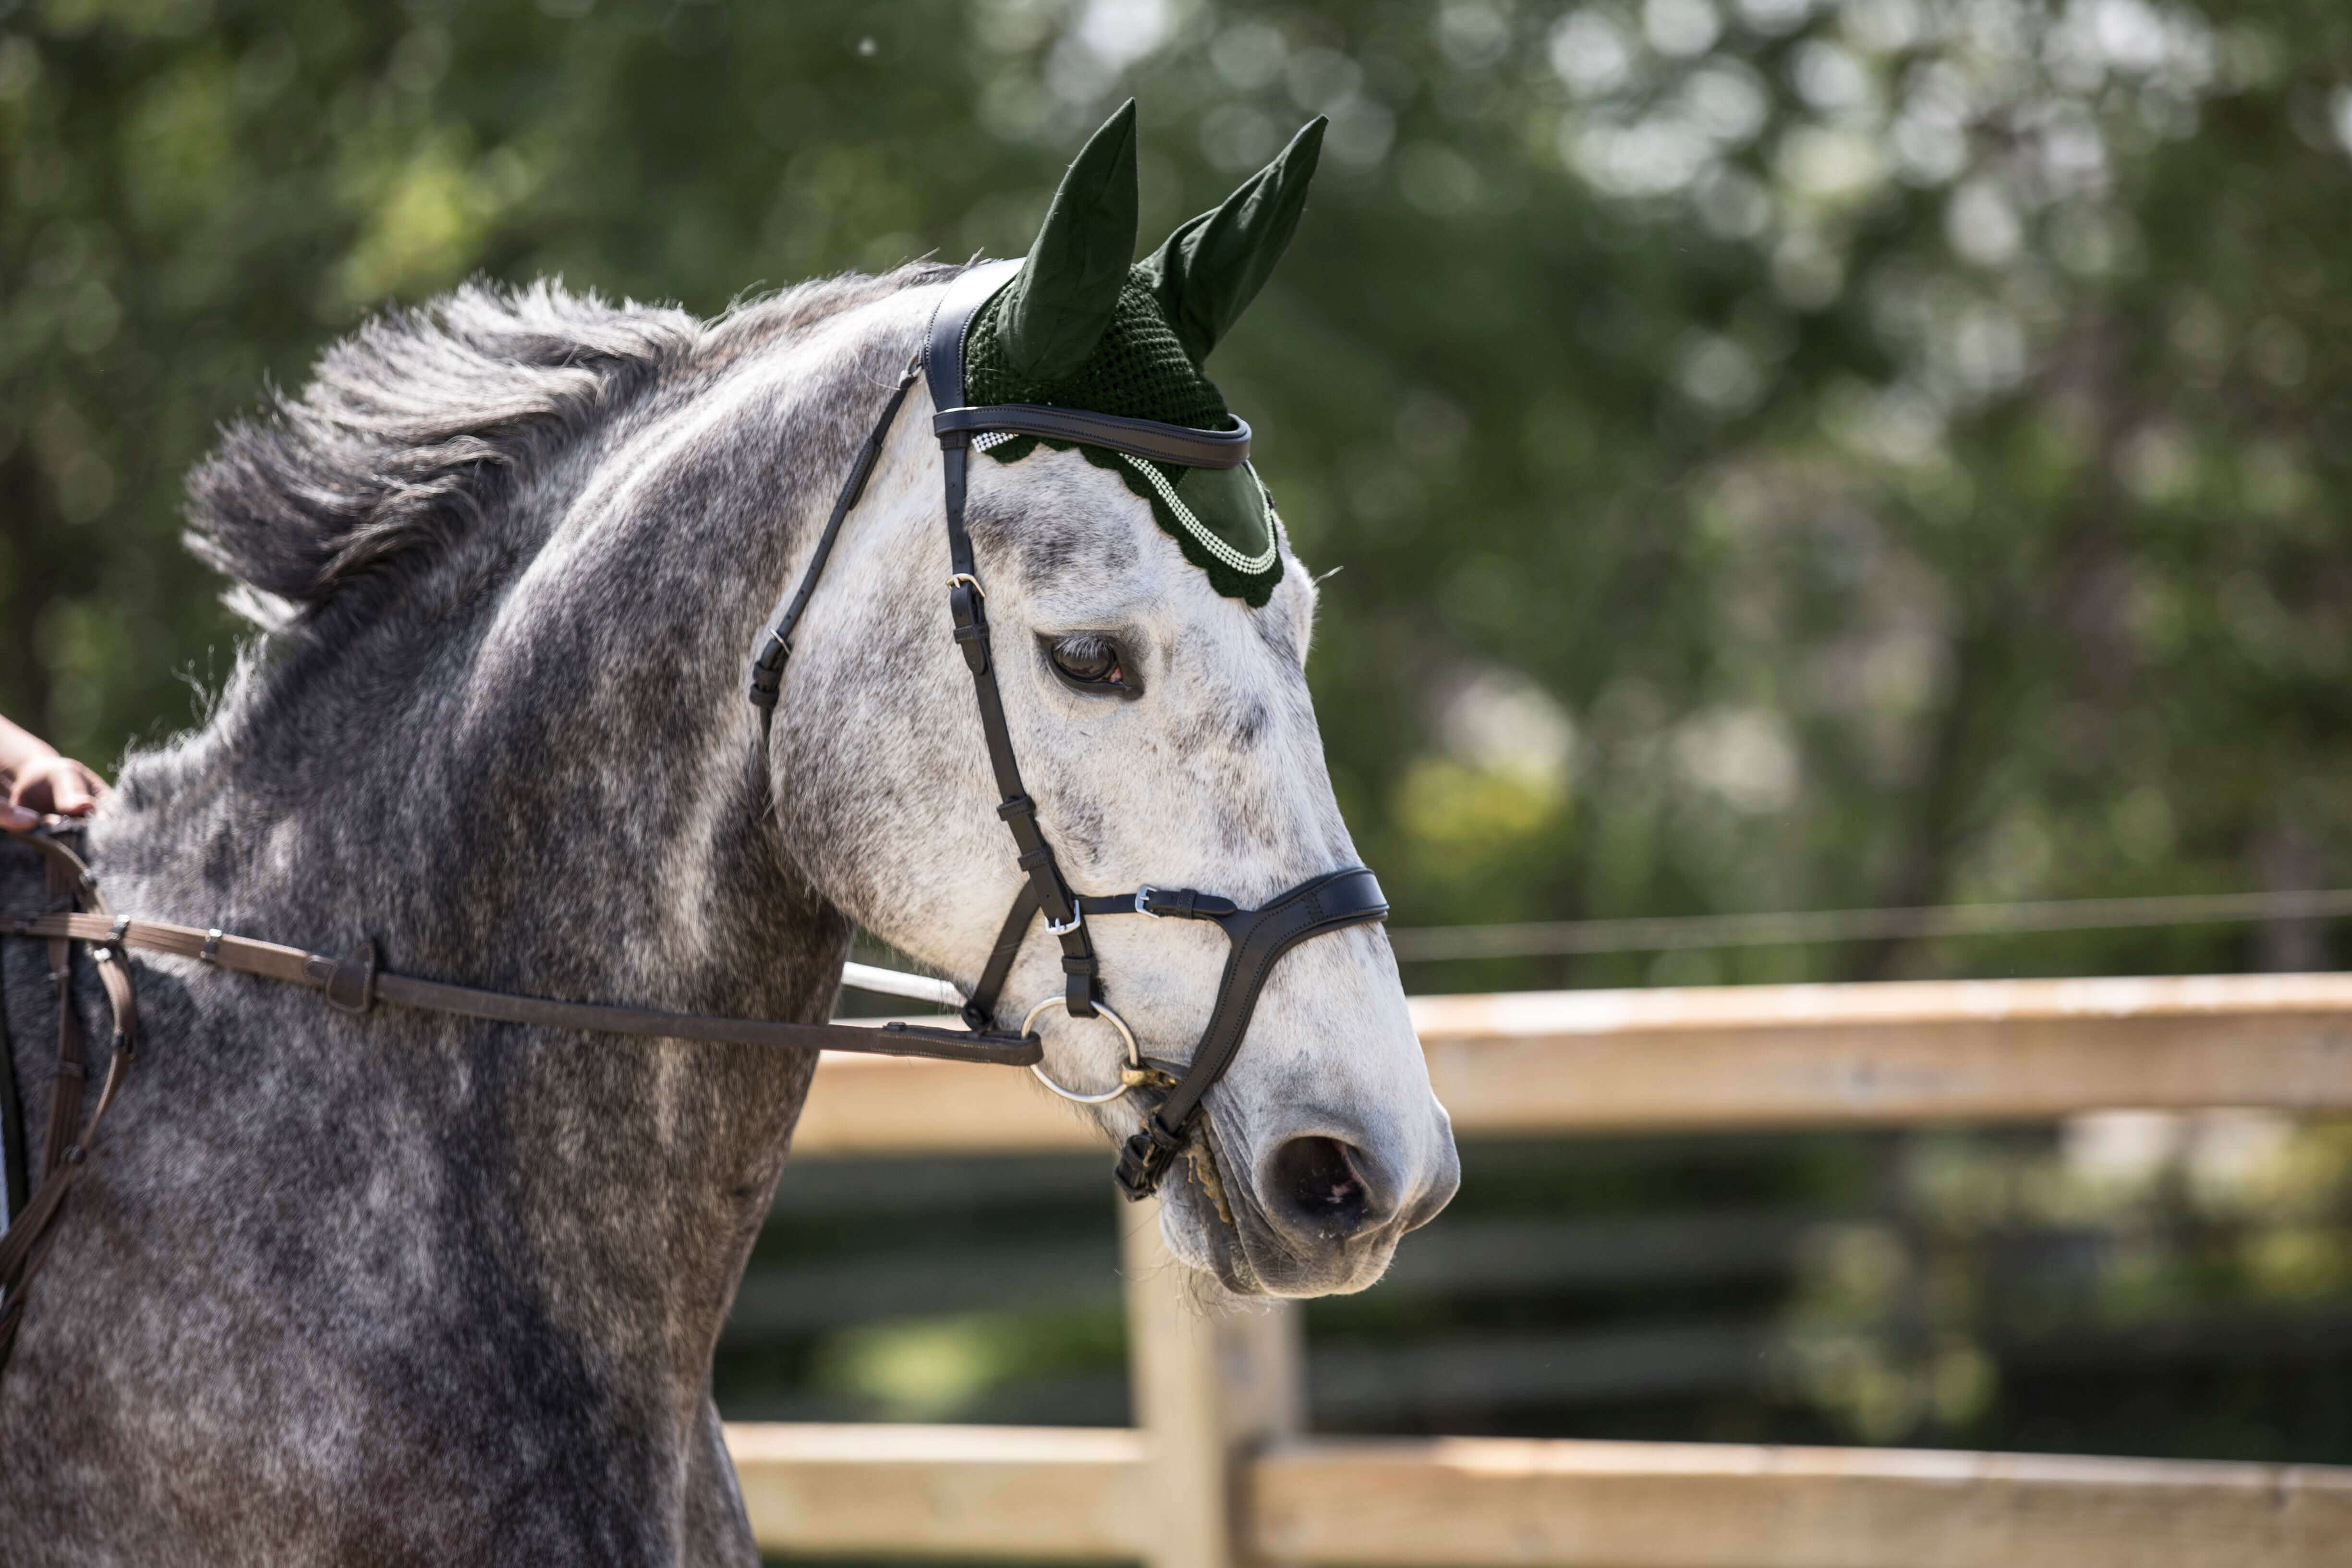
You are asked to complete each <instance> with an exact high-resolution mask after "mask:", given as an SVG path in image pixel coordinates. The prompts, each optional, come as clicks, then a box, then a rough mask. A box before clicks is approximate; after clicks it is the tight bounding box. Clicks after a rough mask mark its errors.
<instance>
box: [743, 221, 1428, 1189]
mask: <svg viewBox="0 0 2352 1568" xmlns="http://www.w3.org/2000/svg"><path fill="white" fill-rule="evenodd" d="M1021 266H1022V263H1020V262H1018V261H997V262H991V263H988V264H986V265H984V266H981V267H975V268H971V269H969V270H968V271H966V272H964V273H963V274H962V275H961V277H959V278H957V279H955V281H954V282H952V283H950V284H949V285H948V289H947V292H946V294H945V295H944V296H942V298H941V299H940V304H939V308H938V310H936V311H935V312H934V313H933V315H932V318H931V326H930V331H929V336H928V338H927V340H926V341H925V343H924V347H923V351H922V353H920V354H919V356H917V358H916V359H915V360H914V361H913V362H912V363H909V364H908V367H907V372H906V374H905V375H903V376H902V377H900V378H899V381H898V387H897V388H896V390H894V391H893V392H892V393H891V395H890V399H889V401H888V402H887V404H885V405H883V409H882V414H881V417H880V418H878V419H877V420H876V421H875V425H874V429H873V433H872V434H871V435H869V436H867V437H866V445H865V446H864V447H862V448H860V449H859V452H858V454H857V458H856V462H855V463H854V464H853V465H852V466H851V468H850V473H849V478H848V479H847V481H846V482H845V483H844V484H843V486H842V488H841V492H840V494H839V495H838V496H836V497H835V500H834V504H833V511H832V514H831V515H830V516H829V517H828V518H827V519H826V521H825V525H824V531H823V532H822V533H821V534H820V535H819V536H818V538H817V542H816V548H815V550H814V552H813V553H812V554H811V556H810V558H809V563H808V566H807V568H806V569H805V570H804V571H803V573H802V574H801V580H800V584H799V585H798V586H797V587H796V588H794V589H793V592H792V593H791V594H790V595H787V596H786V597H785V598H784V599H783V600H782V601H781V602H780V603H779V604H778V605H777V606H776V611H775V614H774V615H773V616H770V617H769V620H768V625H767V629H766V630H765V631H764V632H763V633H761V638H760V641H759V643H758V644H757V645H756V647H754V648H753V650H752V658H751V702H752V704H753V706H755V707H756V708H758V709H759V710H760V723H761V738H762V740H763V741H764V740H765V738H766V736H767V733H768V730H769V727H770V725H771V724H772V721H773V719H774V715H775V708H776V701H777V698H778V694H779V692H780V691H781V690H782V684H783V676H784V665H785V662H786V660H788V659H789V658H791V657H792V652H793V643H792V638H793V631H794V629H795V628H796V627H797V626H799V624H800V619H801V616H802V614H803V612H804V611H805V610H806V609H807V608H808V602H809V597H810V595H812V594H813V593H814V592H815V589H816V583H817V578H818V575H819V574H822V573H823V572H824V565H825V562H826V561H827V560H828V559H829V558H830V557H831V555H832V553H833V545H834V541H835V539H836V538H837V537H838V536H839V534H840V532H841V525H842V523H843V521H845V519H846V518H847V517H848V515H849V513H850V512H851V510H854V509H855V508H856V505H857V500H858V498H859V497H860V496H861V495H862V494H864V493H865V489H866V480H867V479H869V478H870V477H871V476H872V474H873V471H874V465H875V463H876V461H877V459H878V458H880V456H881V452H882V446H883V443H884V441H885V440H886V439H887V437H888V436H889V433H890V427H891V426H892V425H893V424H894V423H895V422H896V421H897V419H898V410H899V408H900V407H901V406H902V405H904V404H905V403H906V401H907V394H908V392H909V391H910V390H911V389H912V388H913V386H914V384H915V383H916V381H917V380H919V379H927V380H928V382H929V392H930V395H931V406H932V407H933V408H934V409H935V410H937V412H936V413H934V414H933V416H932V417H931V429H932V431H933V433H934V434H936V435H937V436H938V437H939V438H940V468H941V472H942V476H943V479H944V484H945V489H946V512H947V534H948V615H949V617H950V620H951V621H952V622H953V624H954V628H955V641H956V646H957V647H959V648H961V650H962V652H963V661H964V667H965V668H967V669H969V670H970V671H971V685H972V697H973V700H975V701H976V702H977V703H978V705H979V708H980V725H981V731H982V734H983V735H984V736H985V737H986V738H987V742H988V763H989V768H990V770H991V771H992V773H994V774H995V778H996V792H997V794H998V795H999V796H1000V797H1001V799H1000V801H999V804H998V805H997V807H996V815H997V816H999V817H1001V818H1002V819H1003V822H1004V825H1005V826H1006V827H1007V828H1008V829H1010V830H1011V832H1012V834H1013V847H1014V849H1015V851H1016V853H1015V857H1014V863H1015V864H1016V865H1018V866H1019V867H1020V868H1021V870H1022V873H1023V876H1024V880H1023V882H1022V885H1021V890H1020V892H1019V893H1017V894H1016V895H1014V897H1013V907H1012V909H1011V910H1008V911H1007V912H1006V914H1005V917H1004V923H1003V926H1002V927H1001V928H999V930H998V931H997V935H996V944H995V946H994V947H993V948H992V949H991V950H990V952H989V955H988V962H987V964H986V966H985V967H984V968H982V971H981V975H980V983H979V984H978V985H976V986H975V987H973V989H972V993H971V1000H970V1001H968V1002H966V1003H965V1004H964V1007H963V1019H964V1023H965V1024H966V1026H969V1027H970V1028H971V1029H972V1030H973V1031H974V1033H975V1034H979V1033H983V1032H985V1031H986V1030H988V1029H990V1028H991V1027H992V1026H993V1024H994V1022H995V1017H996V1006H997V1002H998V1000H999V998H1000V996H1001V995H1002V994H1003V989H1004V982H1005V979H1006V977H1007V976H1008V975H1009V974H1010V973H1011V972H1012V968H1013V960H1014V959H1015V958H1017V957H1018V956H1019V954H1020V952H1021V948H1022V944H1023V943H1024V942H1025V941H1026V940H1027V938H1028V934H1029V928H1030V926H1031V925H1032V923H1033V922H1034V921H1036V919H1037V918H1038V917H1039V916H1041V915H1042V916H1044V917H1045V930H1046V931H1047V933H1048V934H1049V935H1051V936H1053V937H1054V938H1055V940H1056V941H1058V942H1060V943H1061V947H1062V974H1063V977H1064V978H1063V990H1062V993H1061V994H1059V995H1057V996H1049V997H1047V998H1045V1000H1044V1001H1042V1002H1039V1003H1038V1004H1037V1005H1035V1006H1034V1007H1032V1008H1030V1009H1029V1011H1028V1014H1027V1016H1025V1017H1024V1018H1023V1020H1022V1025H1021V1032H1022V1034H1023V1035H1024V1036H1025V1035H1027V1034H1028V1033H1029V1029H1030V1026H1032V1025H1034V1023H1035V1022H1036V1021H1037V1019H1038V1017H1039V1016H1041V1015H1043V1014H1044V1013H1045V1012H1046V1011H1048V1010H1049V1009H1051V1008H1053V1007H1055V1006H1056V1005H1058V1006H1060V1007H1061V1008H1062V1009H1063V1010H1064V1011H1066V1013H1068V1014H1069V1016H1071V1017H1073V1018H1092V1017H1096V1016H1101V1017H1103V1018H1105V1019H1107V1020H1108V1021H1109V1022H1110V1024H1111V1025H1112V1026H1113V1027H1114V1028H1116V1029H1117V1031H1118V1035H1119V1037H1120V1038H1121V1040H1122V1041H1123V1042H1124V1044H1125V1047H1126V1056H1127V1059H1126V1065H1125V1067H1124V1068H1122V1070H1121V1073H1120V1082H1119V1085H1118V1088H1117V1089H1109V1090H1107V1091H1105V1092H1103V1093H1100V1094H1083V1093H1079V1092H1077V1091H1076V1090H1073V1089H1065V1088H1064V1087H1063V1086H1062V1085H1060V1084H1057V1083H1055V1082H1054V1080H1053V1079H1050V1078H1048V1077H1046V1075H1045V1071H1044V1069H1043V1068H1041V1067H1039V1066H1037V1065H1036V1064H1034V1063H1032V1064H1031V1066H1030V1070H1031V1071H1032V1072H1034V1073H1035V1074H1036V1075H1037V1077H1038V1079H1040V1080H1041V1081H1042V1082H1044V1083H1045V1086H1046V1087H1047V1088H1049V1089H1052V1090H1053V1091H1054V1092H1055V1093H1056V1094H1058V1095H1061V1096H1062V1097H1063V1098H1064V1099H1066V1100H1077V1101H1079V1102H1081V1103H1085V1104H1099V1103H1102V1102H1103V1101H1106V1100H1116V1099H1118V1097H1119V1096H1120V1095H1122V1094H1126V1093H1128V1092H1129V1091H1131V1090H1134V1089H1145V1088H1150V1089H1164V1091H1165V1092H1164V1096H1163V1098H1162V1099H1161V1100H1160V1103H1159V1104H1158V1105H1157V1106H1156V1107H1154V1108H1153V1110H1151V1111H1150V1114H1148V1115H1147V1116H1146V1117H1145V1118H1144V1123H1143V1129H1142V1131H1139V1132H1137V1133H1136V1134H1135V1135H1134V1136H1133V1137H1131V1138H1129V1140H1128V1141H1127V1142H1126V1144H1125V1146H1124V1147H1122V1148H1121V1149H1120V1151H1119V1156H1118V1170H1117V1173H1116V1175H1117V1179H1118V1186H1119V1190H1120V1191H1121V1192H1122V1193H1124V1194H1126V1195H1127V1196H1128V1197H1129V1199H1130V1200H1135V1201H1140V1200H1141V1199H1144V1198H1147V1197H1150V1195H1151V1194H1153V1193H1155V1192H1157V1191H1158V1190H1159V1187H1160V1182H1161V1180H1162V1178H1164V1177H1165V1176H1166V1175H1167V1173H1168V1170H1169V1168H1170V1167H1171V1165H1172V1164H1173V1163H1175V1161H1176V1158H1177V1156H1178V1155H1180V1154H1182V1153H1184V1152H1187V1151H1188V1150H1189V1149H1190V1148H1191V1147H1192V1143H1193V1141H1194V1140H1195V1139H1196V1138H1197V1137H1198V1136H1199V1135H1200V1120H1201V1103H1202V1100H1203V1098H1204V1097H1205V1096H1206V1095H1207V1094H1208V1092H1209V1090H1210V1089H1211V1088H1212V1087H1213V1086H1214V1085H1215V1084H1216V1082H1217V1080H1218V1079H1221V1078H1223V1076H1224V1073H1225V1069H1226V1068H1229V1067H1231V1066H1232V1065H1233V1060H1234V1053H1235V1052H1236V1051H1238V1050H1239V1049H1240V1048H1241V1043H1242V1037H1243V1036H1244V1035H1245V1034H1246V1033H1247V1032H1248V1030H1249V1023H1250V1016H1251V1015H1252V1014H1253V1013H1255V1011H1256V1009H1257V999H1258V995H1259V994H1260V993H1261V992H1262V991H1263V990H1264V989H1265V980H1266V976H1267V974H1268V973H1270V972H1271V971H1272V970H1273V968H1274V965H1275V963H1276V961H1277V960H1278V959H1280V958H1281V957H1282V955H1283V954H1284V953H1286V952H1289V951H1290V950H1291V949H1292V948H1293V947H1296V946H1297V944H1298V943H1300V942H1305V941H1306V940H1307V938H1309V937H1313V936H1319V935H1321V934H1322V933H1323V932H1325V931H1338V930H1339V929H1341V928H1342V927H1346V926H1351V925H1361V924H1364V923H1366V922H1367V921H1378V920H1381V919H1384V918H1385V917H1386V916H1387V914H1388V912H1389V906H1388V902H1387V900H1385V899H1383V898H1382V897H1381V888H1380V883H1379V882H1377V881H1375V880H1374V879H1373V877H1372V874H1371V872H1370V871H1369V870H1367V869H1366V868H1363V867H1361V866H1349V867H1346V868H1342V869H1340V870H1337V871H1328V872H1326V873H1324V874H1323V875H1321V876H1319V877H1316V878H1312V879H1309V880H1307V881H1305V882H1302V883H1300V884H1299V885H1298V886H1297V887H1295V888H1293V889H1290V890H1289V891H1287V892H1285V893H1283V894H1281V895H1279V896H1277V897H1276V898H1275V899H1274V900H1271V901H1270V902H1267V903H1265V904H1264V905H1261V906H1260V907H1258V908H1256V909H1254V910H1246V909H1243V908H1241V907H1240V906H1239V905H1237V904H1235V903H1234V901H1233V900H1230V899H1224V898H1220V897H1218V896H1217V895H1215V894H1213V893H1202V892H1197V891H1195V890H1193V889H1189V888H1180V889H1166V888H1155V887H1150V886H1146V887H1142V888H1139V889H1136V890H1135V891H1134V892H1131V893H1117V894H1111V895H1108V896H1104V897H1099V898H1097V897H1093V896H1089V895H1086V894H1080V893H1077V892H1074V891H1073V890H1072V889H1071V888H1070V885H1069V883H1068V882H1066V880H1064V879H1063V877H1062V872H1061V868H1060V867H1059V866H1058V865H1057V864H1056V863H1055V858H1054V847H1053V845H1052V844H1051V843H1049V842H1048V841H1047V840H1046V838H1045V833H1044V831H1043V830H1042V829H1041V828H1040V827H1039V826H1038V822H1037V803H1036V802H1035V801H1034V800H1033V799H1031V798H1030V795H1029V793H1028V791H1027V790H1025V789H1024V788H1023V787H1022V784H1021V767H1020V763H1019V762H1018V760H1017V759H1016V758H1015V757H1014V755H1013V735H1012V731H1011V730H1010V729H1009V728H1008V727H1007V726H1006V723H1005V719H1004V696H1003V691H1002V690H1001V689H999V688H998V686H997V681H996V658H995V651H994V649H993V647H992V645H991V643H990V640H989V629H988V594H987V591H986V589H985V588H984V587H983V586H982V583H981V579H980V575H979V568H978V566H977V564H976V563H975V562H974V560H973V557H972V549H971V532H970V531H968V530H967V529H966V528H965V526H964V515H963V514H964V492H965V480H966V477H967V472H968V469H969V465H970V462H971V449H972V446H971V443H972V437H974V436H976V435H980V434H982V433H984V432H994V431H1003V432H1008V433H1013V434H1017V435H1025V436H1043V437H1050V438H1053V439H1055V440H1061V441H1076V442H1081V443H1084V444H1086V445H1088V446H1095V447H1109V448H1110V449H1112V450H1113V451H1118V452H1126V453H1129V454H1131V455H1132V456H1135V457H1138V458H1149V459H1153V460H1156V461H1160V462H1168V463H1181V464H1184V465H1187V466H1191V467H1195V468H1238V467H1240V466H1241V465H1242V463H1244V461H1246V460H1247V459H1248V458H1249V446H1250V430H1249V426H1247V425H1245V424H1243V423H1242V422H1241V421H1240V420H1238V419H1236V420H1234V428H1233V429H1231V430H1195V429H1192V428H1191V427H1190V426H1182V425H1162V424H1160V423H1158V422H1157V421H1154V420H1149V419H1128V418H1121V417H1118V416H1113V415H1108V414H1093V413H1088V412H1086V411H1084V410H1080V409H1070V408H1049V407H1045V406H1041V405H1036V404H1026V403H1004V404H993V405H987V406H983V407H972V406H970V405H967V404H966V403H965V402H964V348H963V340H964V331H965V329H966V328H967V327H968V326H969V325H970V323H971V318H972V315H973V313H974V312H975V311H977V310H979V309H980V308H981V307H982V305H984V304H986V303H987V302H988V300H989V298H990V297H991V296H992V295H993V294H994V293H995V292H996V291H997V290H998V289H1001V288H1003V286H1004V285H1005V284H1006V283H1007V282H1009V281H1010V280H1011V279H1012V278H1013V274H1014V273H1015V272H1017V271H1019V270H1020V268H1021ZM763 751H764V747H763ZM1123 915H1144V916H1149V917H1154V918H1160V919H1167V918H1174V919H1179V920H1198V921H1213V922H1214V923H1215V924H1216V925H1217V926H1218V928H1219V929H1221V930H1222V931H1223V932H1224V933H1225V937H1226V939H1227V941H1228V942H1230V943H1231V944H1232V945H1231V949H1230V951H1229V952H1227V954H1226V957H1225V968H1224V973H1223V976H1222V977H1221V978H1220V979H1219V980H1218V983H1217V998H1216V1005H1215V1006H1214V1007H1213V1009H1212V1010H1211V1012H1210V1015H1209V1024H1208V1027H1207V1028H1206V1029H1205V1030H1203V1031H1202V1035H1201V1038H1200V1041H1199V1043H1198V1044H1196V1045H1195V1046H1194V1047H1192V1057H1191V1058H1190V1060H1189V1061H1187V1062H1185V1063H1182V1064H1181V1065H1176V1064H1165V1063H1159V1062H1154V1061H1151V1060H1150V1059H1149V1058H1145V1057H1144V1055H1143V1054H1142V1052H1141V1051H1140V1050H1139V1047H1137V1045H1136V1041H1135V1036H1134V1033H1133V1032H1132V1031H1131V1030H1130V1029H1129V1027H1128V1026H1127V1023H1126V1021H1125V1020H1123V1019H1121V1018H1120V1017H1119V1016H1118V1014H1116V1013H1114V1012H1112V1011H1111V1010H1110V1008H1109V1007H1108V1006H1106V1005H1104V1001H1103V989H1102V978H1101V974H1100V971H1099V966H1098V964H1097V961H1096V957H1095V949H1094V941H1093V939H1092V938H1091V937H1090V936H1089V935H1088V934H1087V921H1088V920H1089V919H1090V918H1091V919H1099V918H1103V917H1108V916H1123Z"/></svg>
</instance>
